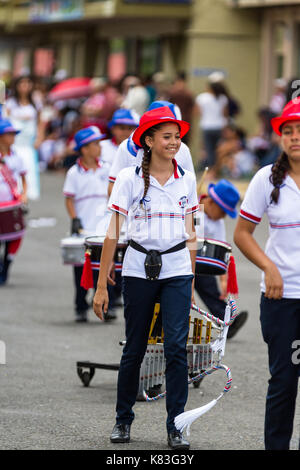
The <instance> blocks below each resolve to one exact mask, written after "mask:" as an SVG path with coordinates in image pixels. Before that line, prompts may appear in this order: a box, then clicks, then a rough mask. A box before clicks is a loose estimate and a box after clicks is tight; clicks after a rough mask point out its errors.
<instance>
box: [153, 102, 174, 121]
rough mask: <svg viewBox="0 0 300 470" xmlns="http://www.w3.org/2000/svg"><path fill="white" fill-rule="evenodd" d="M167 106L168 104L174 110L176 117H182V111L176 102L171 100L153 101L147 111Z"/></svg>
mask: <svg viewBox="0 0 300 470" xmlns="http://www.w3.org/2000/svg"><path fill="white" fill-rule="evenodd" d="M165 106H167V107H168V108H169V109H170V111H172V113H173V114H174V116H175V117H176V119H182V116H181V111H180V109H179V107H178V106H177V105H176V104H174V103H171V102H170V101H164V100H161V101H153V102H152V103H151V104H150V106H149V108H148V109H147V111H151V110H152V109H157V108H164V107H165Z"/></svg>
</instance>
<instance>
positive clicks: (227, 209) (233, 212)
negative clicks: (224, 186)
mask: <svg viewBox="0 0 300 470" xmlns="http://www.w3.org/2000/svg"><path fill="white" fill-rule="evenodd" d="M214 187H215V184H214V183H211V184H210V185H209V186H208V194H209V196H210V197H211V198H212V199H213V201H214V202H215V203H216V204H218V206H219V207H221V209H222V210H223V211H224V212H225V213H226V214H227V215H229V216H230V217H231V218H232V219H236V217H237V215H238V213H237V210H236V209H231V208H230V207H228V206H227V205H226V204H225V203H224V202H223V201H222V199H220V198H219V197H218V196H217V194H216V193H215V191H213V189H214Z"/></svg>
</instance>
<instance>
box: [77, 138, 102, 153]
mask: <svg viewBox="0 0 300 470" xmlns="http://www.w3.org/2000/svg"><path fill="white" fill-rule="evenodd" d="M105 137H106V134H102V135H101V136H99V135H98V136H97V137H96V136H95V137H91V139H89V140H87V141H86V142H83V143H82V144H80V145H76V146H75V147H74V150H75V151H76V152H79V150H80V149H81V148H82V147H84V146H85V145H88V144H90V143H91V142H94V141H95V140H103V139H104V138H105Z"/></svg>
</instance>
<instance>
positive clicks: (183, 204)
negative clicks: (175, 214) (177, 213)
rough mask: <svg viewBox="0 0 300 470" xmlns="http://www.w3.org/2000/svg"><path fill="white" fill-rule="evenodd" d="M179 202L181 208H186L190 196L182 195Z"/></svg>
mask: <svg viewBox="0 0 300 470" xmlns="http://www.w3.org/2000/svg"><path fill="white" fill-rule="evenodd" d="M178 204H179V207H181V209H184V208H185V207H186V206H187V204H188V198H187V197H186V196H182V197H181V198H180V199H179V201H178Z"/></svg>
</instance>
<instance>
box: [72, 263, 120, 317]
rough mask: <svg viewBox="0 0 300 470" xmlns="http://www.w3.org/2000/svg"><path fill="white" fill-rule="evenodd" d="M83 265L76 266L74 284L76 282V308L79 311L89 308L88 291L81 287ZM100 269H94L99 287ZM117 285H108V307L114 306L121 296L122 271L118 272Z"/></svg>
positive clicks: (95, 283)
mask: <svg viewBox="0 0 300 470" xmlns="http://www.w3.org/2000/svg"><path fill="white" fill-rule="evenodd" d="M82 270H83V266H74V269H73V273H74V284H75V310H76V311H78V312H82V311H86V310H88V309H89V307H90V306H89V304H88V303H87V301H86V296H87V293H88V291H87V290H85V289H84V288H83V287H81V285H80V282H81V276H82ZM98 275H99V271H98V270H96V269H93V279H94V288H95V289H96V287H97V282H98ZM115 281H116V286H111V285H109V284H108V285H107V290H108V295H109V303H108V308H109V309H111V308H114V305H115V300H116V298H117V297H118V296H119V293H120V290H121V288H120V286H121V273H119V272H117V273H116V278H115Z"/></svg>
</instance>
